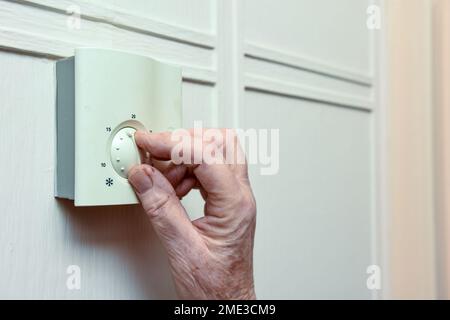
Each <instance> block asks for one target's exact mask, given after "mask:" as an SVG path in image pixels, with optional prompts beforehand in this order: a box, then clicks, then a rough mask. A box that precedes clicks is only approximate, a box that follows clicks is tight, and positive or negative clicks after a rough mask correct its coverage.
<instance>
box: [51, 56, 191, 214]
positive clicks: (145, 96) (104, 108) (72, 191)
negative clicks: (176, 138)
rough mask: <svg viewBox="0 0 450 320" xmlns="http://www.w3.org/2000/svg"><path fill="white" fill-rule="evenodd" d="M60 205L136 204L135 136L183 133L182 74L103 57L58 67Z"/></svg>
mask: <svg viewBox="0 0 450 320" xmlns="http://www.w3.org/2000/svg"><path fill="white" fill-rule="evenodd" d="M56 79H57V99H56V100H57V159H56V162H57V165H56V166H57V169H56V188H55V193H56V196H57V197H61V198H67V199H73V200H74V203H75V205H76V206H94V205H118V204H133V203H138V199H137V197H136V195H135V193H134V191H133V190H132V188H131V185H130V184H129V182H128V180H127V173H128V170H129V169H130V168H131V167H132V166H134V165H136V164H139V163H141V161H143V158H145V155H143V154H142V152H141V151H140V150H138V148H137V146H136V144H135V142H134V133H135V132H136V130H151V131H153V132H158V131H171V130H174V129H176V128H179V127H181V112H182V109H181V69H180V68H178V67H175V66H170V65H167V64H164V63H161V62H158V61H155V60H153V59H150V58H147V57H143V56H138V55H134V54H130V53H124V52H118V51H112V50H105V49H91V48H85V49H77V50H76V51H75V56H74V57H71V58H68V59H65V60H61V61H58V62H57V63H56Z"/></svg>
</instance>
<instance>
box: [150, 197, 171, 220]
mask: <svg viewBox="0 0 450 320" xmlns="http://www.w3.org/2000/svg"><path fill="white" fill-rule="evenodd" d="M172 198H173V195H172V194H163V195H160V196H159V197H157V198H156V199H152V201H151V202H150V201H149V202H148V203H147V205H146V206H145V213H146V214H147V215H148V216H149V217H150V218H155V217H158V216H161V215H163V214H165V212H167V210H168V209H169V207H170V206H171V203H172V202H173V199H172Z"/></svg>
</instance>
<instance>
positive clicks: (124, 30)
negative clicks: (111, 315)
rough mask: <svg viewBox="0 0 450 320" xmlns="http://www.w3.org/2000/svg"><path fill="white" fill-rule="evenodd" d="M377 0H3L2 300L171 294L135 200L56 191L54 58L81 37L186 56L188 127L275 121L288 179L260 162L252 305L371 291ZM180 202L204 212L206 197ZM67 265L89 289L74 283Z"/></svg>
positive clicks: (171, 58)
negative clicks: (114, 203) (91, 203)
mask: <svg viewBox="0 0 450 320" xmlns="http://www.w3.org/2000/svg"><path fill="white" fill-rule="evenodd" d="M371 2H372V1H363V0H340V1H335V0H283V1H269V0H245V1H240V0H189V1H187V0H164V1H161V0H138V1H132V2H131V1H125V0H111V1H100V0H92V1H87V0H72V1H66V0H22V1H4V0H0V151H1V155H2V157H1V158H0V166H1V167H2V168H3V170H1V171H0V181H1V185H0V203H1V210H0V298H63V299H65V298H68V299H72V298H83V299H89V298H113V299H115V298H144V299H146V298H150V299H161V298H173V297H175V293H174V289H173V285H172V282H171V279H170V275H169V274H168V270H167V264H166V259H165V256H164V253H163V252H162V249H161V247H160V245H159V244H158V242H157V240H156V238H155V235H154V234H153V231H152V230H151V226H150V225H149V223H148V221H147V220H146V218H145V216H144V215H143V214H142V212H141V209H140V208H139V206H119V207H101V208H74V207H73V205H72V203H71V202H69V201H62V200H56V199H55V198H54V197H53V179H54V168H55V150H54V148H55V75H54V68H55V60H57V59H59V58H61V57H66V56H70V55H72V54H73V50H74V48H76V47H79V46H95V47H103V48H113V49H119V50H125V51H130V52H134V53H138V54H142V55H146V56H150V57H154V58H157V59H160V60H163V61H167V62H170V63H175V64H179V65H181V66H182V67H183V80H184V84H183V117H184V125H185V126H186V127H189V126H192V125H193V123H194V121H195V120H202V121H203V123H204V125H205V126H209V127H210V126H234V127H242V128H257V129H259V128H261V129H279V130H280V131H279V132H280V154H279V163H280V170H279V172H278V174H276V175H273V176H262V175H261V174H260V170H259V169H260V166H258V165H251V166H250V172H251V182H252V186H253V188H254V192H255V196H256V198H257V205H258V222H257V233H256V243H255V281H256V291H257V296H258V298H288V299H289V298H292V299H295V298H372V297H376V296H377V294H376V292H374V291H371V290H368V288H367V287H366V279H367V277H368V275H367V273H366V268H367V267H368V266H369V265H372V264H381V260H380V256H381V252H380V247H379V245H378V238H377V234H378V233H379V224H378V221H379V220H380V219H379V218H380V217H379V214H378V213H379V211H378V207H379V201H378V199H379V198H380V197H379V196H378V195H377V193H376V192H377V183H378V178H377V176H378V174H379V169H378V168H379V163H378V158H379V155H378V151H377V150H378V149H379V148H378V131H377V127H378V123H377V119H378V117H377V114H378V112H379V109H378V105H377V102H378V77H377V75H376V74H375V73H374V72H373V71H374V70H375V67H376V65H375V64H376V63H377V55H376V54H375V53H376V50H375V49H376V48H377V43H376V39H377V36H376V34H375V33H376V32H377V31H371V30H369V29H368V28H367V26H366V20H367V13H366V10H367V7H368V5H369V3H371ZM68 9H69V10H75V12H76V11H77V10H78V9H79V10H80V12H81V21H80V28H77V27H76V26H77V25H76V20H73V19H74V18H75V19H76V16H70V15H68V13H67V12H66V11H67V10H68ZM74 21H75V27H73V26H74ZM71 26H72V27H71ZM184 204H185V206H186V207H187V210H188V212H189V213H190V215H191V217H192V218H195V217H198V216H200V215H201V214H202V210H203V204H202V203H201V200H200V197H199V196H198V194H193V195H191V196H189V197H188V198H187V199H185V200H184ZM70 265H78V266H79V267H80V269H81V279H82V280H81V289H80V290H68V289H67V287H66V279H67V276H68V275H67V273H66V270H67V267H68V266H70Z"/></svg>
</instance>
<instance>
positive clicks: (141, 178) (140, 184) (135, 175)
mask: <svg viewBox="0 0 450 320" xmlns="http://www.w3.org/2000/svg"><path fill="white" fill-rule="evenodd" d="M145 169H146V168H142V167H139V168H137V169H135V170H132V172H131V174H130V176H129V177H128V181H130V183H131V185H132V186H133V187H134V189H136V191H137V192H138V193H144V192H146V191H147V190H149V189H150V188H151V187H153V182H152V179H151V178H150V176H149V174H148V173H147V171H146V170H145ZM150 173H151V171H150Z"/></svg>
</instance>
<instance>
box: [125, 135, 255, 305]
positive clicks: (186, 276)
mask: <svg viewBox="0 0 450 320" xmlns="http://www.w3.org/2000/svg"><path fill="white" fill-rule="evenodd" d="M221 132H225V131H224V130H221ZM188 134H189V135H190V138H192V142H193V144H192V157H194V154H197V155H199V154H200V156H201V151H200V150H198V148H199V147H198V146H201V147H206V146H207V145H210V144H211V143H212V144H216V147H220V148H222V147H224V149H223V150H226V149H227V148H231V147H232V148H233V150H236V151H237V152H238V153H242V150H241V148H240V147H239V143H238V139H237V138H236V137H235V136H234V137H233V139H232V140H233V141H232V143H231V144H232V145H230V143H229V142H227V143H223V144H222V143H220V145H217V144H218V142H216V141H209V142H205V141H203V139H202V137H199V136H196V135H195V134H194V131H190V132H189V133H188ZM135 140H136V143H137V145H138V146H139V147H140V148H141V149H142V150H144V151H147V152H149V153H150V154H151V157H152V158H153V159H158V160H171V157H172V149H173V148H174V147H175V145H176V144H177V143H178V142H176V141H172V140H171V133H169V132H165V133H148V132H144V131H138V132H136V134H135ZM194 141H195V143H194ZM216 156H217V155H216ZM238 156H242V154H238ZM196 159H197V158H196ZM201 160H203V159H201ZM234 162H235V163H233V164H208V163H207V162H205V161H200V163H198V162H197V161H196V163H197V164H189V163H183V164H180V165H175V164H173V163H171V164H170V165H169V166H167V167H166V168H164V169H161V170H162V171H160V170H158V169H157V168H156V167H154V166H150V165H147V164H142V165H139V166H135V167H134V168H132V169H131V170H130V172H129V175H128V179H129V182H130V183H131V185H132V186H133V188H134V190H135V192H136V194H137V196H138V197H139V199H140V201H141V203H142V206H143V208H144V210H145V212H146V214H147V215H148V216H149V218H150V221H151V223H152V225H153V228H154V230H155V232H156V234H157V235H158V236H159V238H160V240H161V242H162V244H163V246H164V247H165V249H166V251H167V253H168V257H169V263H170V268H171V273H172V276H173V279H174V282H175V287H176V290H177V293H178V295H179V297H180V298H181V299H255V298H256V296H255V290H254V282H253V240H254V234H255V225H256V203H255V199H254V197H253V193H252V190H251V187H250V182H249V178H248V172H247V164H246V163H242V164H240V163H236V161H234ZM191 163H193V162H191ZM192 189H199V190H200V193H201V195H202V197H203V199H204V200H205V206H204V217H202V218H199V219H197V220H194V221H192V222H191V221H190V219H189V217H188V215H187V213H186V211H185V209H184V207H183V205H182V204H181V202H180V199H181V198H182V197H184V196H185V195H186V194H188V193H189V191H191V190H192Z"/></svg>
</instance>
